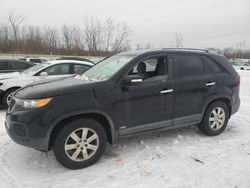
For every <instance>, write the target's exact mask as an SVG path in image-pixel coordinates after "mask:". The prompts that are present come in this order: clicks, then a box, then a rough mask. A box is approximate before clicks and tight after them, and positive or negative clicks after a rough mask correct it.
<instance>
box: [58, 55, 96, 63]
mask: <svg viewBox="0 0 250 188" xmlns="http://www.w3.org/2000/svg"><path fill="white" fill-rule="evenodd" d="M57 60H78V61H87V62H91V63H94V62H93V61H90V60H89V59H86V58H83V57H75V56H65V57H60V58H58V59H57Z"/></svg>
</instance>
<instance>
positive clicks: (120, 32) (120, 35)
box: [112, 23, 131, 53]
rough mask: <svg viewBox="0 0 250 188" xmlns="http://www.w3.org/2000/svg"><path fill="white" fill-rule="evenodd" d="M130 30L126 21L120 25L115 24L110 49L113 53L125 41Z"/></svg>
mask: <svg viewBox="0 0 250 188" xmlns="http://www.w3.org/2000/svg"><path fill="white" fill-rule="evenodd" d="M130 32H131V30H130V27H129V26H128V25H127V24H126V23H123V24H122V25H120V24H117V27H116V37H115V40H114V42H113V45H112V50H113V52H114V53H117V52H118V51H119V50H120V48H121V46H122V45H123V44H124V43H126V42H127V40H128V36H129V34H130Z"/></svg>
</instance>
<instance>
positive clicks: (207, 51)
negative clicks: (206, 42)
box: [163, 48, 210, 53]
mask: <svg viewBox="0 0 250 188" xmlns="http://www.w3.org/2000/svg"><path fill="white" fill-rule="evenodd" d="M163 49H164V50H190V51H202V52H206V53H209V52H210V51H209V50H206V49H198V48H163Z"/></svg>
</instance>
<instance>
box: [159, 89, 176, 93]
mask: <svg viewBox="0 0 250 188" xmlns="http://www.w3.org/2000/svg"><path fill="white" fill-rule="evenodd" d="M173 91H174V90H173V89H166V90H162V91H161V92H160V93H161V94H164V93H172V92H173Z"/></svg>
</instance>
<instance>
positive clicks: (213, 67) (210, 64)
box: [201, 56, 222, 74]
mask: <svg viewBox="0 0 250 188" xmlns="http://www.w3.org/2000/svg"><path fill="white" fill-rule="evenodd" d="M201 59H202V60H203V62H204V63H205V72H206V73H207V74H213V73H220V72H222V69H221V67H220V66H219V65H218V64H217V63H216V62H215V61H214V60H212V59H211V58H209V57H206V56H201Z"/></svg>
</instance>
